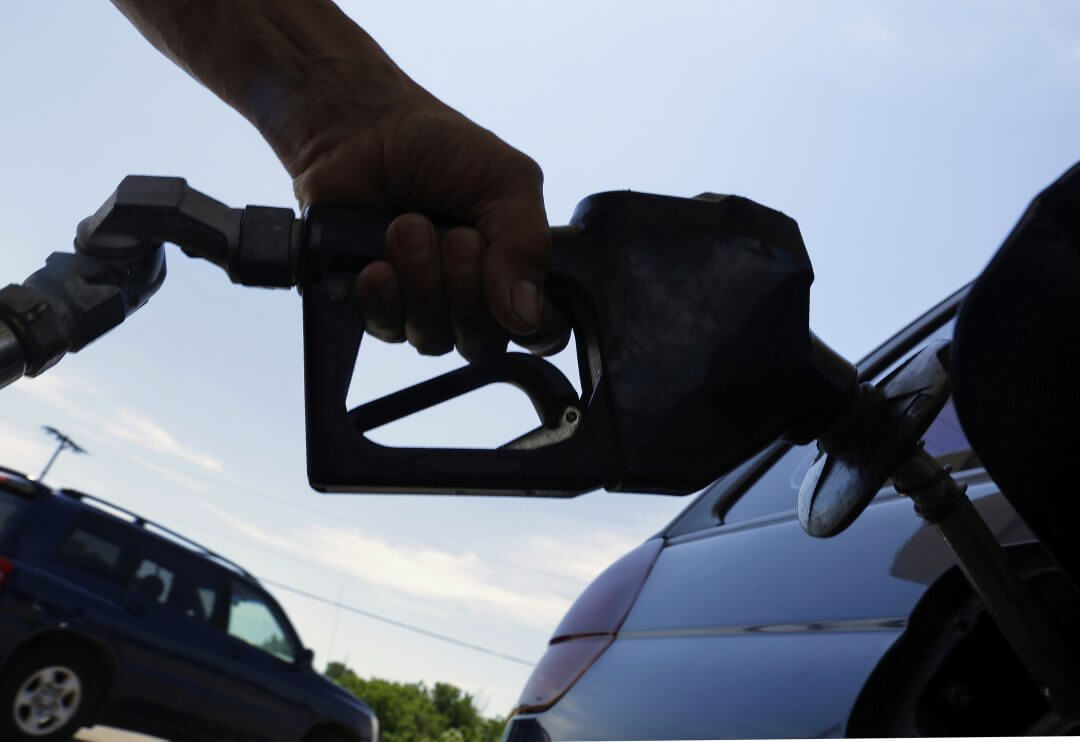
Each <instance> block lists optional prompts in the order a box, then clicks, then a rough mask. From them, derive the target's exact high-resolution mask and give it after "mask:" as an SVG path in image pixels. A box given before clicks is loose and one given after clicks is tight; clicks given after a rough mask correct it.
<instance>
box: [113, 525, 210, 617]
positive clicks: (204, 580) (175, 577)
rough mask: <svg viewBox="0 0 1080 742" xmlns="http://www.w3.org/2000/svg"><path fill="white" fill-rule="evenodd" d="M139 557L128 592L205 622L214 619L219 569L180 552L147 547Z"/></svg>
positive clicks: (129, 582)
mask: <svg viewBox="0 0 1080 742" xmlns="http://www.w3.org/2000/svg"><path fill="white" fill-rule="evenodd" d="M144 546H149V548H143V549H140V551H141V552H142V553H140V554H138V555H137V556H136V565H135V570H134V572H133V573H132V575H131V578H130V579H129V580H128V589H129V590H131V591H133V592H135V593H136V594H138V595H140V596H141V597H143V598H145V599H146V600H150V601H154V602H157V603H159V604H161V605H163V606H165V607H166V608H168V609H170V610H173V611H176V612H177V613H180V614H182V615H184V616H187V617H188V618H192V619H195V620H196V621H200V622H203V623H207V622H209V621H210V620H211V619H212V618H213V616H214V609H215V607H216V605H217V597H218V594H219V579H218V573H217V571H216V570H215V568H213V567H211V566H209V565H207V564H203V563H201V562H199V561H198V560H196V559H191V558H189V557H187V556H186V555H184V554H182V553H180V552H178V551H177V552H174V551H173V550H172V549H167V548H162V547H160V546H158V545H157V544H147V545H144Z"/></svg>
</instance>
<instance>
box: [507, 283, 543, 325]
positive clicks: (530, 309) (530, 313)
mask: <svg viewBox="0 0 1080 742" xmlns="http://www.w3.org/2000/svg"><path fill="white" fill-rule="evenodd" d="M510 306H511V307H512V308H513V310H514V314H516V315H517V318H518V319H519V320H521V321H522V322H523V323H524V324H525V325H527V326H528V331H529V332H534V331H535V330H536V329H537V328H538V327H540V290H539V289H538V288H536V284H535V283H533V282H532V281H517V282H516V283H515V284H514V286H513V288H511V289H510Z"/></svg>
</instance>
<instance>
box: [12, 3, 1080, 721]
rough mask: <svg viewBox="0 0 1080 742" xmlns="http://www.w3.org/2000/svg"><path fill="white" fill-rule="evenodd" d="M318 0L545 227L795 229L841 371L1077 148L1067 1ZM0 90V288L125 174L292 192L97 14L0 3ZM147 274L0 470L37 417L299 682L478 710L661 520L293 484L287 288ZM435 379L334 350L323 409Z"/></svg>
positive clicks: (208, 271) (382, 356)
mask: <svg viewBox="0 0 1080 742" xmlns="http://www.w3.org/2000/svg"><path fill="white" fill-rule="evenodd" d="M343 7H344V9H345V10H346V12H347V13H348V14H349V15H350V16H351V17H352V18H354V19H355V20H357V21H358V22H359V23H360V24H361V25H362V26H364V27H365V28H366V29H367V30H368V32H369V33H371V34H372V35H373V36H374V37H375V39H376V40H377V41H379V42H380V43H381V44H382V45H383V46H384V48H385V49H386V50H387V51H388V52H389V53H390V55H391V56H392V57H393V58H394V59H395V60H396V61H397V62H398V64H399V65H400V66H402V67H403V68H404V69H405V70H406V71H407V72H408V73H409V74H410V75H412V76H413V77H414V78H415V79H416V80H417V81H419V82H420V83H421V84H422V85H424V86H425V87H427V88H428V89H429V90H431V91H432V92H433V93H434V94H435V95H436V96H438V97H440V98H442V99H443V100H444V101H446V102H447V103H449V104H450V105H452V106H454V107H455V108H457V109H458V110H460V111H462V112H463V113H465V114H466V115H468V116H469V117H471V118H473V119H474V120H475V121H477V122H479V123H481V124H482V125H484V126H486V127H488V128H490V129H492V130H493V131H494V132H495V133H497V134H498V135H499V136H501V137H503V138H504V139H506V140H507V141H508V142H510V143H511V144H513V145H515V146H517V147H518V148H520V149H522V150H523V151H525V152H527V153H529V154H530V155H531V156H532V157H533V158H535V159H536V160H537V161H538V162H539V164H540V165H541V166H542V168H543V169H544V172H545V198H546V202H547V206H548V214H549V218H550V220H551V222H552V223H553V224H565V223H566V222H567V220H568V219H569V216H570V214H571V212H572V210H573V206H574V204H575V203H576V202H577V201H578V200H580V199H581V198H583V197H585V196H586V195H588V194H590V193H593V192H598V191H604V190H611V189H626V188H630V189H634V190H640V191H646V192H653V193H665V194H672V195H683V196H690V195H694V194H697V193H700V192H703V191H713V192H717V193H734V194H739V195H743V196H747V197H749V198H752V199H754V200H757V201H759V202H761V203H764V204H766V205H768V206H771V207H773V208H777V209H780V210H781V211H784V212H785V213H787V214H789V215H790V216H792V217H794V218H795V219H796V220H797V221H798V223H799V225H800V228H801V230H802V234H803V237H804V239H805V241H806V244H807V249H808V251H809V254H810V257H811V260H812V262H813V265H814V268H815V273H816V280H815V283H814V286H813V289H812V294H811V325H812V327H813V329H814V331H815V332H816V333H817V334H818V335H819V336H821V337H822V338H823V339H825V341H826V342H828V343H829V344H831V345H832V346H833V347H834V348H836V349H837V350H838V351H840V352H841V353H843V354H844V355H846V356H848V357H850V358H857V357H859V356H861V355H862V354H864V353H866V352H868V351H869V350H870V349H872V348H873V347H874V346H875V345H876V344H877V343H879V342H881V341H882V340H884V339H885V338H887V337H888V336H889V335H890V334H892V333H893V332H895V331H896V330H897V329H899V328H900V327H902V326H903V325H904V324H906V323H907V322H909V321H910V320H912V319H914V318H915V317H916V316H918V314H920V313H921V312H922V311H923V310H924V309H926V308H927V307H929V306H930V305H932V304H933V303H935V302H937V301H938V300H939V299H941V298H943V297H944V296H946V295H947V294H949V293H951V292H952V291H953V290H955V289H956V288H958V287H959V286H961V285H962V284H964V283H966V282H967V281H969V280H971V279H972V278H973V277H974V276H975V275H977V273H978V271H979V270H980V268H981V267H982V266H983V265H984V264H985V263H986V261H987V259H988V258H989V257H990V256H991V255H992V254H993V251H994V250H995V248H996V247H997V246H998V245H999V244H1000V242H1001V240H1002V239H1003V238H1004V236H1005V235H1006V234H1007V232H1008V230H1009V229H1010V227H1011V226H1012V224H1013V223H1014V222H1015V221H1016V219H1017V218H1018V216H1019V215H1020V213H1021V212H1022V211H1023V209H1024V208H1025V206H1026V204H1027V203H1028V202H1029V201H1030V199H1031V198H1032V197H1033V196H1034V195H1035V194H1036V193H1037V192H1038V191H1039V190H1040V189H1041V188H1043V187H1045V186H1046V185H1047V184H1049V183H1050V182H1051V181H1052V180H1053V179H1054V178H1056V177H1057V176H1058V175H1059V174H1061V173H1062V172H1064V171H1065V170H1066V169H1067V168H1068V167H1069V166H1070V165H1071V164H1073V163H1074V162H1075V161H1076V160H1077V159H1078V158H1080V6H1076V5H1074V4H1071V3H1064V2H1036V1H1034V0H1024V1H1020V0H1016V1H1015V2H1008V3H1006V2H993V1H990V0H979V1H977V2H974V1H960V0H956V1H954V2H950V3H948V4H944V3H936V2H929V1H926V0H911V1H908V2H889V3H885V2H872V1H867V2H812V3H811V2H795V0H790V1H789V2H775V1H774V2H764V1H757V2H719V1H708V2H690V1H689V0H683V1H680V2H676V3H655V2H654V3H644V2H637V1H632V0H620V1H619V2H615V1H614V0H611V1H605V2H599V1H593V2H589V3H580V2H566V1H564V2H558V1H556V2H552V1H547V2H543V3H540V2H522V3H499V2H494V0H492V1H490V2H457V3H438V2H419V1H415V2H412V1H410V0H399V1H398V2H394V3H370V2H345V3H343ZM0 86H2V90H3V98H2V103H0V165H2V168H3V169H2V173H3V176H2V177H0V250H2V251H3V252H2V253H0V254H2V255H3V256H4V259H3V261H2V263H0V266H2V268H3V271H4V280H5V281H8V282H19V281H21V280H23V279H24V278H25V277H26V276H27V275H29V274H30V273H31V272H33V271H34V270H36V269H37V268H39V267H40V266H41V265H42V264H43V261H44V258H45V256H46V255H48V254H49V253H50V252H53V251H66V250H70V249H71V247H70V246H71V239H72V236H73V234H74V228H75V224H76V223H77V222H78V220H79V219H81V218H83V217H84V216H86V215H88V214H90V213H91V212H93V211H94V210H95V209H96V208H97V207H98V206H99V205H100V204H101V202H102V201H103V200H104V199H105V198H106V197H107V196H108V195H109V193H111V191H112V190H113V189H114V188H115V186H116V184H117V183H118V182H119V180H120V179H121V178H122V177H123V176H124V175H126V174H128V173H141V174H158V175H180V176H183V177H186V178H187V179H188V181H189V183H191V184H192V185H193V186H194V187H196V188H198V189H200V190H202V191H204V192H206V193H208V194H210V195H211V196H213V197H215V198H217V199H220V200H223V201H225V202H226V203H228V204H230V205H233V206H242V205H245V204H248V203H255V204H265V205H277V206H289V205H293V206H295V203H294V201H293V198H292V190H291V184H290V182H289V179H288V177H287V176H286V174H285V172H284V170H283V169H282V168H281V166H280V165H279V164H278V162H277V161H276V159H275V158H274V156H273V154H272V153H271V151H270V149H269V148H268V147H267V145H266V144H265V143H264V142H263V141H262V140H261V139H260V138H259V136H258V135H257V134H256V132H255V131H254V129H252V128H251V127H250V125H249V124H248V123H247V122H246V121H244V120H243V119H242V118H241V117H240V116H239V115H237V114H236V113H234V112H233V111H231V110H230V109H228V108H227V107H226V106H225V105H224V104H222V103H221V102H220V101H218V100H217V99H216V98H215V97H214V96H213V95H212V94H210V93H208V92H207V91H206V90H204V89H203V88H201V87H200V86H199V85H198V84H197V83H196V82H194V81H193V80H191V79H190V78H189V77H187V76H186V75H185V74H184V73H183V72H181V71H180V70H179V69H177V68H175V67H174V66H173V65H172V64H171V63H170V62H168V61H167V60H166V59H165V58H163V57H161V56H160V55H159V54H158V53H157V52H156V51H154V50H153V49H152V48H151V47H150V46H149V45H148V44H147V43H146V42H145V41H144V40H143V39H142V38H141V37H140V36H139V35H138V33H137V32H135V31H134V29H133V28H131V27H130V26H129V25H128V23H127V22H126V21H125V20H124V18H123V17H122V16H121V15H120V14H119V13H118V12H116V11H115V10H114V9H113V7H112V6H111V4H109V3H107V2H104V0H98V1H96V2H90V1H88V0H52V1H51V2H48V3H44V2H29V1H27V0H22V1H21V2H20V1H16V2H9V3H6V4H5V8H4V12H3V22H2V24H0ZM168 260H169V277H168V279H167V281H166V283H165V286H164V287H163V288H162V289H161V290H160V291H159V292H158V294H157V295H156V296H155V297H154V298H153V299H152V300H151V301H150V303H149V304H148V305H147V306H146V307H145V308H144V309H143V310H141V311H140V312H139V313H138V314H136V315H134V316H133V317H132V318H131V319H129V320H128V321H127V322H126V323H125V324H124V325H123V326H121V327H119V328H117V329H116V330H114V331H113V332H112V333H111V334H109V335H107V336H106V337H104V338H102V339H100V340H99V341H97V342H96V343H95V344H93V345H91V346H90V347H88V348H87V349H85V350H84V351H82V352H80V353H78V354H75V355H69V356H68V357H66V358H65V359H64V360H63V361H61V363H60V365H59V366H58V367H56V368H55V369H53V370H52V371H50V372H48V373H47V374H45V375H43V376H42V377H40V378H38V379H33V380H23V381H21V382H19V383H17V384H15V385H13V386H11V387H9V388H7V389H5V390H4V391H3V392H2V395H3V403H2V407H0V464H3V465H6V466H11V467H14V468H17V469H22V470H24V471H26V472H28V473H30V474H37V472H38V471H39V470H40V468H41V467H42V466H43V465H44V463H45V461H46V460H47V459H48V456H49V454H50V453H51V451H52V440H51V439H49V438H48V437H47V436H46V435H45V434H44V433H42V432H41V430H40V426H41V425H53V426H56V427H58V428H60V429H61V430H63V431H64V432H66V433H67V434H68V435H70V436H71V437H72V438H74V439H75V440H76V441H77V442H78V443H79V444H81V445H82V446H84V447H85V448H86V449H87V450H88V451H89V454H88V455H85V456H75V455H72V454H70V453H64V454H63V455H61V457H60V458H59V459H58V461H57V463H56V464H55V466H54V467H53V469H52V471H51V472H50V473H49V475H48V477H47V478H46V481H47V483H48V484H51V485H53V486H71V487H77V488H79V489H82V490H85V491H88V492H92V493H95V494H98V495H100V496H103V497H105V498H107V499H110V500H113V501H115V502H117V503H118V504H121V505H124V506H127V507H130V508H132V509H135V510H138V511H139V512H141V513H143V514H144V515H146V516H148V517H150V518H153V519H156V520H159V521H161V522H162V523H164V524H166V525H168V526H170V527H172V528H174V529H176V530H178V531H180V532H181V533H184V534H185V535H187V536H190V537H192V538H194V539H196V540H198V541H201V542H203V543H205V544H206V545H207V546H209V547H211V548H213V549H216V550H219V551H221V552H222V553H224V554H226V555H227V556H229V557H231V558H233V559H235V560H236V561H238V562H240V563H241V564H243V565H244V566H245V567H247V569H248V570H249V571H251V572H253V573H254V574H256V575H258V576H259V577H262V578H265V579H267V580H268V581H272V583H273V584H270V583H269V582H268V586H269V587H270V589H271V591H272V592H273V593H274V594H275V595H276V596H277V597H278V599H279V600H280V602H281V603H282V604H283V606H284V607H285V609H286V611H287V612H288V613H289V615H290V616H291V617H292V620H293V622H294V623H295V624H296V626H297V628H298V630H299V632H300V635H301V637H302V638H303V639H304V641H305V643H306V644H307V645H308V646H310V647H311V648H312V649H313V650H314V651H315V654H316V660H315V661H316V665H317V666H318V667H320V668H321V667H323V666H324V665H325V663H326V662H327V661H328V660H339V661H340V660H343V661H346V662H347V663H348V664H349V665H350V666H352V667H353V668H354V669H355V670H356V671H357V672H358V673H360V674H361V675H364V676H378V677H385V678H390V679H394V680H400V681H407V682H415V681H424V682H427V683H429V684H431V683H434V682H436V681H446V682H451V683H454V684H456V685H458V686H460V687H462V688H463V689H464V690H466V691H467V692H470V693H472V694H474V696H476V698H477V699H478V700H479V702H480V704H481V706H482V707H483V708H484V709H485V711H486V712H487V713H488V714H505V713H506V712H507V711H509V709H510V708H511V707H512V706H513V704H514V701H515V700H516V698H517V695H518V692H519V691H520V689H521V687H522V685H523V684H524V681H525V679H526V677H527V675H528V672H529V669H530V668H529V666H528V664H529V663H531V662H535V661H536V660H537V659H538V658H539V657H540V655H541V654H542V652H543V649H544V646H545V644H546V641H547V639H548V637H549V636H550V633H551V631H552V629H553V628H554V626H555V625H556V624H557V622H558V620H559V619H560V617H561V616H562V614H563V612H564V611H565V610H566V608H567V607H568V606H569V604H570V603H571V602H572V600H573V598H574V597H575V596H576V595H577V594H578V593H579V592H580V591H581V590H582V589H583V588H584V586H585V585H587V584H588V582H589V581H590V580H591V579H592V577H594V576H595V575H596V574H597V573H598V572H600V571H601V570H602V569H603V568H604V567H605V566H606V565H607V564H608V563H610V562H611V561H612V560H614V559H615V558H617V557H618V556H620V555H621V554H622V553H624V552H625V551H627V550H628V549H630V548H632V547H633V546H634V545H636V544H637V543H639V542H640V541H641V540H643V539H645V538H647V537H648V536H650V535H652V534H653V533H655V532H656V531H658V530H660V529H661V528H662V527H663V526H664V525H665V524H666V523H667V522H668V521H669V520H670V519H671V518H672V517H673V516H674V515H676V514H677V513H678V512H679V511H680V510H681V509H682V508H684V507H685V506H686V505H688V504H689V502H690V500H689V499H688V498H673V497H660V496H654V495H645V494H611V493H603V492H600V493H592V494H588V495H584V496H582V497H579V498H575V499H571V500H521V499H514V498H508V497H495V498H454V497H441V498H440V497H430V496H417V495H402V496H370V495H320V494H316V493H314V492H313V491H312V490H310V489H309V488H308V486H307V483H306V478H305V464H304V437H303V435H304V433H303V381H302V360H301V330H300V318H301V317H300V302H299V298H298V296H297V295H296V294H295V292H287V291H269V290H256V289H242V288H239V287H236V286H233V285H231V284H230V283H229V282H228V280H227V279H226V278H225V276H224V274H222V273H221V272H220V271H219V270H218V269H217V268H214V267H213V266H210V265H208V264H199V263H197V262H195V261H191V260H188V259H187V258H185V257H184V256H183V255H182V254H181V253H180V252H179V251H178V250H172V251H171V253H170V254H169V256H168ZM460 363H461V361H460V359H459V358H458V357H456V356H446V357H444V358H440V359H425V358H419V357H417V356H415V355H414V354H413V353H412V352H411V351H409V350H408V349H407V348H404V347H389V346H385V345H382V344H380V343H378V342H376V341H373V340H370V339H369V340H365V343H364V345H363V347H362V348H361V354H360V358H359V360H358V364H357V371H356V381H355V382H354V387H353V389H352V391H351V392H350V400H351V401H353V402H356V401H361V400H364V399H371V398H374V397H376V396H380V395H381V394H385V393H387V392H390V391H393V390H395V389H397V388H400V387H402V386H404V385H405V384H407V383H412V382H415V381H420V380H422V379H424V378H427V377H429V376H431V375H433V374H435V373H439V372H442V371H445V370H449V369H451V368H454V367H456V366H457V365H459V364H460ZM559 363H560V364H561V367H563V368H565V369H567V370H569V369H571V368H572V354H571V353H566V354H564V355H563V356H562V357H561V358H560V360H559ZM531 415H532V412H531V407H530V405H529V403H528V402H527V400H525V399H524V397H521V396H519V395H518V394H517V393H515V392H511V391H509V390H507V389H503V388H493V389H488V390H485V391H484V392H481V393H477V394H476V395H472V396H470V397H468V398H465V399H464V400H460V401H458V402H456V403H452V404H449V405H444V406H443V407H441V408H440V409H438V410H435V411H432V412H431V413H430V414H428V415H427V416H426V417H425V418H424V419H418V420H409V421H404V422H402V423H401V424H399V425H398V426H395V427H392V428H388V429H384V430H382V431H379V435H377V436H376V439H377V440H379V441H380V442H383V443H391V444H393V443H396V444H404V443H406V442H409V443H414V444H420V445H439V444H451V443H452V444H454V445H475V446H483V445H495V444H498V443H501V442H503V441H505V440H508V439H510V438H513V437H515V436H516V435H517V434H519V433H521V432H525V431H526V430H529V429H531V428H532V427H533V426H534V425H535V422H534V420H533V419H531ZM781 567H782V565H778V568H781ZM281 586H285V587H281ZM704 587H706V589H707V586H704ZM297 590H300V591H302V592H303V593H306V594H307V595H304V594H301V593H300V592H297ZM310 596H317V597H319V598H323V599H325V600H328V601H330V602H339V603H342V604H346V605H349V606H352V607H354V608H357V609H360V610H362V611H366V612H367V614H369V615H361V614H359V613H356V612H350V611H345V610H336V609H335V608H334V607H332V606H331V605H329V604H327V603H326V602H321V601H320V600H316V599H314V598H312V597H310ZM370 614H374V615H375V616H377V617H380V618H382V619H388V620H389V621H392V622H396V623H389V622H387V621H384V620H379V618H373V617H372V616H371V615H370ZM400 624H407V625H409V626H412V627H417V628H420V629H423V630H424V631H428V632H433V633H439V634H443V635H446V636H448V637H451V638H453V639H455V640H457V641H459V642H462V643H464V644H469V645H473V646H472V647H471V648H470V647H465V646H462V644H454V643H451V642H447V641H442V640H440V639H436V638H434V637H432V636H430V635H426V634H421V633H417V632H415V631H411V630H409V629H407V628H403V627H402V626H401V625H400ZM478 648H479V649H478ZM480 649H486V650H489V651H490V652H492V653H494V654H492V653H484V652H482V651H480Z"/></svg>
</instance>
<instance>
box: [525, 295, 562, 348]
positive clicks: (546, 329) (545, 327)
mask: <svg viewBox="0 0 1080 742" xmlns="http://www.w3.org/2000/svg"><path fill="white" fill-rule="evenodd" d="M570 329H571V328H570V322H569V320H568V319H567V317H566V315H565V314H563V312H562V311H560V310H559V308H558V307H557V306H555V304H553V303H552V302H551V301H550V300H549V299H548V298H547V297H546V296H545V297H544V298H543V300H542V303H541V315H540V327H539V328H538V329H537V330H536V332H534V333H532V334H531V335H526V336H524V337H515V338H514V342H515V343H517V344H518V345H520V346H521V347H523V348H525V349H526V350H528V351H529V352H531V353H534V354H535V355H538V356H551V355H555V354H556V353H558V352H559V351H560V350H562V349H563V348H565V347H566V345H567V343H569V342H570Z"/></svg>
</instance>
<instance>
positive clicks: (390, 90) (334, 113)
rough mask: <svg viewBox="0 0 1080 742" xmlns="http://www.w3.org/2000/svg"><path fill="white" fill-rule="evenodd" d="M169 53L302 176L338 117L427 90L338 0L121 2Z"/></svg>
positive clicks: (359, 115) (374, 111) (379, 112)
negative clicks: (403, 69)
mask: <svg viewBox="0 0 1080 742" xmlns="http://www.w3.org/2000/svg"><path fill="white" fill-rule="evenodd" d="M113 3H114V4H115V5H116V6H117V7H118V8H119V9H120V11H121V12H123V13H124V15H126V16H127V17H128V18H129V19H130V20H131V22H132V23H134V24H135V26H136V27H137V28H138V29H139V31H140V32H142V34H143V35H144V36H145V37H146V38H147V40H149V41H150V43H152V44H153V45H154V46H155V47H157V48H158V49H159V50H160V51H161V52H162V53H164V54H165V55H167V56H168V57H169V58H171V59H172V60H173V61H174V62H176V63H177V64H178V65H180V66H181V67H182V68H183V69H185V70H187V72H188V73H189V74H191V75H192V77H194V78H195V79H197V80H199V81H200V82H201V83H203V84H204V85H205V86H206V87H208V88H209V89H210V90H212V91H213V92H214V93H215V94H217V95H218V96H219V97H220V98H221V99H222V100H224V101H225V102H226V103H228V104H229V105H230V106H232V107H233V108H235V109H236V110H237V111H239V112H240V113H241V114H243V115H244V116H245V117H246V118H247V119H248V120H249V121H251V122H252V123H253V124H254V125H255V127H256V128H257V129H258V130H259V132H260V133H261V134H262V135H263V137H264V138H266V140H267V141H268V142H269V143H270V145H271V147H273V149H274V151H275V152H276V153H277V155H278V157H279V158H281V161H282V162H283V163H284V165H285V167H286V168H287V169H288V170H289V172H290V173H291V174H292V175H294V176H295V175H297V174H298V173H299V172H302V171H303V169H304V168H305V167H306V166H307V165H308V164H309V162H308V160H309V158H310V153H311V152H317V151H319V150H321V149H322V147H321V146H319V144H318V142H317V141H315V140H318V139H322V138H326V137H333V136H334V134H335V128H336V127H335V122H338V121H349V122H351V123H350V125H351V126H353V127H355V126H356V125H357V122H363V121H371V122H374V121H375V120H377V119H378V118H379V117H380V116H383V115H386V114H387V113H388V112H392V110H393V109H394V107H395V106H396V105H397V104H398V102H399V101H400V100H401V99H402V98H403V97H414V96H416V95H426V94H425V93H424V92H423V91H422V90H421V89H420V88H419V86H417V85H416V84H415V83H413V82H412V81H411V80H410V79H409V78H408V76H407V75H405V74H404V73H403V72H402V71H401V70H400V68H398V67H397V65H395V64H394V63H393V61H391V59H390V58H389V57H388V56H387V55H386V53H385V52H383V50H382V49H381V48H380V47H379V45H378V44H376V43H375V41H374V40H373V39H372V38H371V37H370V36H369V35H368V34H367V33H365V32H364V30H363V29H361V28H360V27H359V26H357V25H356V24H355V23H353V21H352V20H350V19H349V18H348V17H347V16H346V15H345V14H344V13H342V12H341V10H340V9H339V8H338V7H337V6H336V5H335V4H334V3H333V2H330V0H113Z"/></svg>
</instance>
